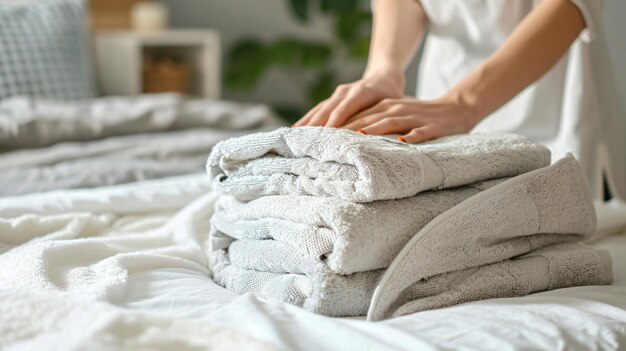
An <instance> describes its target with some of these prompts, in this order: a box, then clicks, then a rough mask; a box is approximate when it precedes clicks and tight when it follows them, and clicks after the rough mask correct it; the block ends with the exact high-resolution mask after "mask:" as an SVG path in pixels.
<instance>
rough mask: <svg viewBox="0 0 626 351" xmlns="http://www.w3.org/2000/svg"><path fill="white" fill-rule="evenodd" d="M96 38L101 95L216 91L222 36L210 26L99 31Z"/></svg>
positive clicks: (214, 94)
mask: <svg viewBox="0 0 626 351" xmlns="http://www.w3.org/2000/svg"><path fill="white" fill-rule="evenodd" d="M95 43H96V44H95V52H96V67H97V75H98V81H99V84H100V90H101V91H102V93H103V94H104V95H136V94H141V93H147V92H166V91H172V92H183V93H187V94H190V95H195V96H200V97H205V98H210V99H217V98H219V97H220V89H221V84H220V82H221V75H220V40H219V36H218V35H217V33H216V32H214V31H211V30H167V31H162V32H154V33H142V32H135V31H125V30H116V31H100V32H97V33H96V37H95Z"/></svg>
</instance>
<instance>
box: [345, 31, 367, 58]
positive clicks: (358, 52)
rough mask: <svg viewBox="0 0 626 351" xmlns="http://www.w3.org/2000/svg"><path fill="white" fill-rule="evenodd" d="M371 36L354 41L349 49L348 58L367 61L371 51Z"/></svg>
mask: <svg viewBox="0 0 626 351" xmlns="http://www.w3.org/2000/svg"><path fill="white" fill-rule="evenodd" d="M370 39H371V37H370V36H367V37H361V38H358V39H357V40H355V41H353V42H352V44H351V45H350V48H349V49H348V56H350V57H351V58H354V59H367V55H369V50H370Z"/></svg>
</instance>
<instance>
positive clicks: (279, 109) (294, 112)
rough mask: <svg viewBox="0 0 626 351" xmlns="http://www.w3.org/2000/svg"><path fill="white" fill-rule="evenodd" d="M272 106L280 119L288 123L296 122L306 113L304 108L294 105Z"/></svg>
mask: <svg viewBox="0 0 626 351" xmlns="http://www.w3.org/2000/svg"><path fill="white" fill-rule="evenodd" d="M272 108H273V109H274V111H276V113H277V114H278V115H279V116H280V117H281V118H282V119H284V120H286V121H287V122H290V123H294V122H296V121H297V120H299V119H300V118H301V117H302V116H304V114H305V113H306V110H305V109H303V108H302V107H299V106H294V105H284V104H277V105H274V106H272Z"/></svg>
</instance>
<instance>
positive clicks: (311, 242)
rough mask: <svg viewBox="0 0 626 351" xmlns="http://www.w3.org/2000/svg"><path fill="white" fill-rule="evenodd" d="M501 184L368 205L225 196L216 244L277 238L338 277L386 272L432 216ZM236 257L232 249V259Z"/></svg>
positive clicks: (323, 199)
mask: <svg viewBox="0 0 626 351" xmlns="http://www.w3.org/2000/svg"><path fill="white" fill-rule="evenodd" d="M502 181H503V180H492V181H486V182H479V183H474V184H472V185H470V186H466V187H459V188H454V189H450V190H440V191H428V192H424V193H422V194H420V195H419V196H413V197H408V198H404V199H400V200H386V201H375V202H371V203H366V204H358V203H353V202H348V201H345V200H341V199H337V198H330V197H317V196H305V195H292V196H289V195H274V196H265V197H261V198H258V199H256V200H252V201H250V202H247V203H244V202H240V201H238V200H236V199H235V198H233V197H230V196H222V197H221V198H220V199H219V200H218V202H217V204H216V206H215V213H214V215H213V218H212V219H211V224H212V226H211V230H212V233H211V238H212V240H213V242H212V245H213V248H214V249H220V248H225V247H228V245H230V242H231V241H232V240H233V239H239V240H240V239H273V240H277V241H280V242H283V243H286V244H289V245H291V246H292V247H293V248H297V249H299V250H300V252H303V253H305V254H306V255H307V256H308V257H310V258H312V259H313V260H316V261H318V262H324V263H325V264H327V265H328V267H329V269H330V270H331V271H333V272H335V273H339V274H351V273H355V272H364V271H369V270H373V269H379V268H386V267H389V264H390V263H391V261H392V260H393V259H394V258H395V257H396V255H397V254H398V253H399V252H400V250H401V249H402V247H404V245H405V244H406V243H407V242H408V241H409V239H410V238H411V237H413V235H415V233H417V231H419V230H420V229H421V228H422V227H424V226H425V225H426V224H428V222H430V221H431V220H432V219H433V218H435V217H436V216H438V215H439V214H441V213H443V212H444V211H446V210H447V209H449V208H451V207H452V206H454V205H456V204H458V203H460V202H462V201H463V200H465V199H467V198H469V197H471V196H473V195H475V194H478V193H479V192H480V191H481V190H484V189H488V188H490V187H492V186H494V185H496V184H498V183H500V182H502ZM246 254H247V253H246V252H242V253H241V255H244V256H245V255H246ZM233 255H235V253H234V252H232V251H231V259H234V258H236V257H233ZM294 263H296V262H294Z"/></svg>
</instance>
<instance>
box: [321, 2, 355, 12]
mask: <svg viewBox="0 0 626 351" xmlns="http://www.w3.org/2000/svg"><path fill="white" fill-rule="evenodd" d="M359 2H360V1H359V0H321V1H320V9H321V10H322V12H326V13H328V12H334V13H343V12H350V11H354V10H356V9H358V8H360V3H359Z"/></svg>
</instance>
